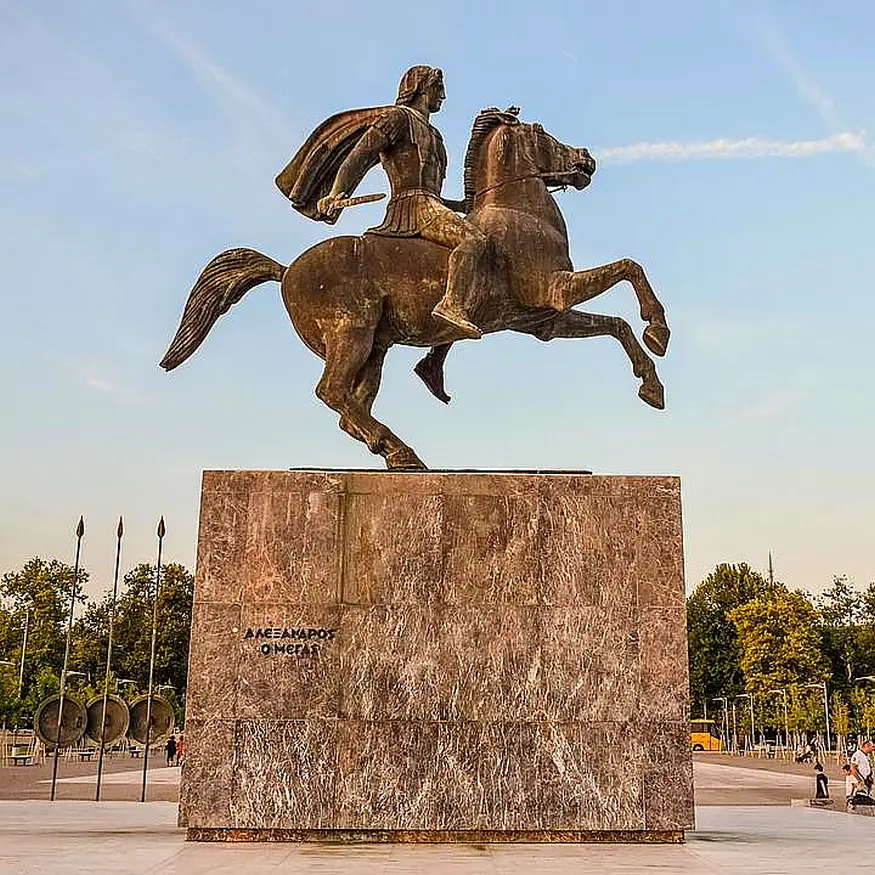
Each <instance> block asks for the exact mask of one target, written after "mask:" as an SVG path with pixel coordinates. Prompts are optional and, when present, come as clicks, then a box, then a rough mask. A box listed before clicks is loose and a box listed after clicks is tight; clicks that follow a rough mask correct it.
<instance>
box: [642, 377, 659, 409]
mask: <svg viewBox="0 0 875 875" xmlns="http://www.w3.org/2000/svg"><path fill="white" fill-rule="evenodd" d="M638 397H639V398H640V399H641V400H642V401H646V402H647V403H648V404H649V405H650V406H651V407H655V408H656V409H657V410H665V387H664V386H663V385H662V383H660V382H659V381H658V380H657V381H656V382H655V383H642V384H641V388H640V389H639V390H638Z"/></svg>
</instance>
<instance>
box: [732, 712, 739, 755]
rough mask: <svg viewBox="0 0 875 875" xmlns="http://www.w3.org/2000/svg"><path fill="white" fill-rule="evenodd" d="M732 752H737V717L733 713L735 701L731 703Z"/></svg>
mask: <svg viewBox="0 0 875 875" xmlns="http://www.w3.org/2000/svg"><path fill="white" fill-rule="evenodd" d="M732 752H733V753H738V719H737V716H736V713H735V702H733V703H732Z"/></svg>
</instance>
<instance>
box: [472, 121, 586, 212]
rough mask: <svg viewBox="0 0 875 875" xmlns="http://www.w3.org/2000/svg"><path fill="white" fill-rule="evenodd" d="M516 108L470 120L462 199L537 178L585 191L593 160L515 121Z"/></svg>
mask: <svg viewBox="0 0 875 875" xmlns="http://www.w3.org/2000/svg"><path fill="white" fill-rule="evenodd" d="M518 112H519V110H518V109H517V108H516V107H511V108H510V109H508V110H506V111H504V112H502V111H501V110H498V109H495V108H490V109H484V110H483V111H482V112H481V113H480V114H479V115H478V116H477V118H476V119H475V120H474V126H473V128H472V130H471V140H470V142H469V144H468V152H467V155H466V158H465V199H466V202H467V203H468V206H469V209H470V208H471V207H473V203H474V198H475V197H476V196H477V195H478V194H481V193H484V192H485V191H488V190H491V189H494V188H498V187H500V186H504V185H506V184H508V183H511V182H517V181H525V180H531V179H539V180H541V181H543V182H544V184H545V185H548V186H551V185H561V186H566V185H570V186H573V187H574V188H576V189H582V188H586V186H588V185H589V184H590V182H591V181H592V175H593V173H595V169H596V163H595V159H594V158H593V157H592V155H590V154H589V152H588V151H587V150H586V149H582V148H578V147H576V146H567V145H566V144H565V143H561V142H560V141H559V140H557V139H556V138H555V137H554V136H552V135H551V134H548V133H547V132H546V131H545V130H544V128H543V127H541V125H539V124H527V123H525V122H521V121H520V120H519V118H518V117H517V113H518Z"/></svg>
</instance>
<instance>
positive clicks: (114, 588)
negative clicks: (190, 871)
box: [94, 517, 125, 802]
mask: <svg viewBox="0 0 875 875" xmlns="http://www.w3.org/2000/svg"><path fill="white" fill-rule="evenodd" d="M124 533H125V527H124V523H123V521H122V518H121V517H119V518H118V529H116V543H115V572H114V574H113V576H112V605H111V606H110V609H109V640H108V641H107V642H106V674H105V675H104V677H103V711H101V716H100V719H101V725H100V753H99V754H98V755H97V792H96V793H95V794H94V801H95V802H100V780H101V778H102V777H103V752H104V749H105V747H106V706H107V704H108V702H109V674H110V671H109V668H110V665H112V635H113V632H114V631H115V603H116V599H117V598H118V570H119V563H120V562H121V557H122V536H123V535H124Z"/></svg>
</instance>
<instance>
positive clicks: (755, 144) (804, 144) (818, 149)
mask: <svg viewBox="0 0 875 875" xmlns="http://www.w3.org/2000/svg"><path fill="white" fill-rule="evenodd" d="M867 148H868V143H867V142H866V137H865V134H864V133H863V132H859V133H853V132H852V131H843V132H841V133H837V134H833V135H832V136H830V137H823V138H821V139H817V140H771V139H766V138H764V137H745V138H743V139H719V140H704V141H699V142H696V141H692V142H683V141H669V142H662V143H633V144H632V145H631V146H613V147H609V148H606V149H601V150H598V152H597V157H599V158H600V159H601V160H602V161H603V162H604V163H606V164H626V163H630V162H634V161H696V160H707V159H725V158H811V157H813V156H816V155H826V154H828V153H830V152H864V151H865V150H866V149H867Z"/></svg>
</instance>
